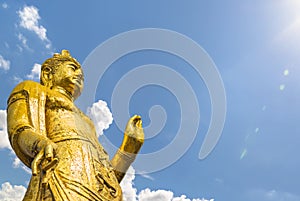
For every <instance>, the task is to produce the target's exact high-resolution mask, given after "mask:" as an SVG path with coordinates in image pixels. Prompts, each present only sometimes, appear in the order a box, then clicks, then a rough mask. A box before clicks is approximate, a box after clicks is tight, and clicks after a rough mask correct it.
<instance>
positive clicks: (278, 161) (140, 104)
mask: <svg viewBox="0 0 300 201" xmlns="http://www.w3.org/2000/svg"><path fill="white" fill-rule="evenodd" d="M26 7H30V8H34V10H35V11H37V15H38V16H39V19H37V15H35V19H36V24H33V25H32V24H27V25H26V24H23V25H22V15H20V12H22V11H24V8H26ZM31 14H32V13H31ZM23 17H24V16H23ZM27 20H28V18H27ZM25 21H26V20H25ZM0 24H1V33H0V80H1V84H0V92H1V95H0V110H5V108H6V100H7V98H8V96H9V94H10V92H11V90H12V89H13V87H14V86H15V85H16V84H17V83H18V82H19V81H20V80H25V79H28V76H29V78H35V77H34V76H31V77H30V75H33V74H32V72H36V71H32V69H33V67H34V66H37V67H38V66H39V64H41V63H42V62H43V61H44V60H45V59H47V58H48V57H50V56H51V55H52V53H53V52H58V51H61V50H62V49H68V50H69V51H70V52H71V54H72V55H73V56H74V57H76V58H77V60H78V61H79V62H80V63H84V62H87V61H88V60H89V57H88V55H90V54H91V53H92V51H93V50H94V49H95V48H96V47H98V46H99V45H101V44H102V43H104V42H105V41H108V40H109V39H111V38H112V37H114V36H117V35H118V34H122V33H125V32H128V31H132V30H137V29H140V30H143V29H147V28H154V29H158V30H168V31H170V32H172V33H178V34H182V35H184V36H185V37H186V38H189V39H191V40H193V41H194V42H195V43H196V44H198V45H199V46H201V47H202V48H203V50H204V51H206V52H207V54H208V55H209V56H210V58H211V60H212V61H213V62H214V64H215V66H216V69H217V70H218V72H219V75H220V77H221V79H222V81H223V84H224V89H225V93H226V108H227V113H226V119H225V124H224V128H223V130H222V136H221V138H220V140H219V141H218V143H217V145H216V147H215V148H214V150H213V151H212V152H211V153H210V154H209V155H208V157H206V158H205V159H204V160H200V159H199V158H198V154H199V150H200V147H201V145H202V143H203V141H204V137H205V134H206V133H207V131H208V129H209V124H210V122H211V114H212V107H213V106H212V104H211V97H210V92H209V88H210V86H207V85H206V84H207V83H206V82H205V81H204V80H203V79H202V78H201V77H200V76H199V74H198V73H197V72H196V71H195V70H194V69H193V66H192V65H191V64H190V63H188V62H186V61H185V60H184V59H182V58H180V57H179V56H177V55H174V54H171V53H169V52H164V51H158V50H150V49H145V50H141V51H136V52H131V53H130V54H127V55H124V56H122V57H120V58H118V59H117V60H115V61H113V63H112V64H111V65H110V66H109V68H108V69H107V71H105V73H104V75H103V76H102V77H101V78H98V79H97V81H98V82H92V84H94V85H95V87H94V88H95V90H94V91H87V93H86V94H87V95H86V96H85V97H82V98H81V99H79V100H78V105H79V106H80V107H82V108H81V109H82V110H84V111H85V110H86V108H85V107H83V105H85V103H84V101H85V100H86V99H87V96H90V97H92V98H93V99H94V101H95V102H96V101H97V100H99V99H101V100H104V101H106V102H107V105H108V107H109V108H110V109H111V111H112V115H113V117H114V120H116V119H117V118H118V115H120V114H119V113H118V111H114V109H113V108H112V102H113V91H114V90H115V86H116V85H117V84H118V82H119V81H120V80H121V78H122V76H124V75H125V74H126V73H127V72H129V71H131V72H132V70H136V69H138V67H141V66H143V65H148V64H155V65H164V66H167V67H168V68H167V69H172V70H173V71H175V72H177V73H178V74H180V75H181V76H183V77H184V79H185V80H186V81H187V82H188V83H189V84H190V86H191V88H192V89H193V92H194V94H195V96H196V98H197V105H198V107H199V110H200V123H199V125H197V126H198V130H197V132H196V133H195V136H196V137H195V139H193V141H192V144H191V146H189V147H187V151H186V152H184V153H182V154H183V156H182V157H181V158H180V159H178V160H176V162H174V163H172V164H170V165H169V166H167V167H166V168H162V169H160V170H159V171H154V172H151V173H147V174H142V175H139V174H137V175H136V177H135V179H134V180H133V183H134V187H135V188H136V189H137V192H138V193H139V192H141V191H142V190H143V189H146V188H149V189H151V191H153V192H154V191H155V192H157V193H158V194H159V193H161V192H159V191H158V190H166V191H167V190H168V191H170V192H172V193H173V195H174V197H180V196H181V195H185V196H186V197H187V198H189V199H192V198H202V197H204V198H206V199H214V200H215V201H226V200H233V201H240V200H243V201H253V200H260V201H273V200H276V201H278V200H280V201H281V200H285V201H296V200H297V201H298V200H300V192H299V185H300V174H299V168H300V161H299V157H298V154H297V153H299V151H300V146H299V145H300V137H299V131H300V129H299V123H298V121H299V119H300V105H299V104H300V101H299V100H300V98H299V90H300V87H299V86H300V85H299V77H300V70H299V66H300V55H299V52H300V2H299V1H297V0H273V1H271V0H265V1H258V0H255V1H248V0H247V1H237V0H229V1H226V2H225V1H196V0H195V1H188V2H183V1H177V0H175V1H135V0H134V1H110V2H106V1H90V2H82V3H80V2H78V3H75V2H74V1H63V2H58V1H51V2H50V1H49V2H45V1H39V2H37V1H27V2H24V1H18V2H12V1H2V0H1V1H0ZM149 40H150V41H151V40H152V39H151V38H150V39H149ZM137 41H138V40H137ZM170 41H171V42H170ZM170 41H168V39H166V40H165V42H163V43H165V44H168V45H171V43H172V45H175V46H176V47H178V46H180V45H181V44H176V41H172V40H171V39H170ZM132 43H135V41H132ZM118 45H119V46H118ZM114 48H115V51H118V48H122V47H121V45H120V43H118V44H115V47H114ZM182 49H184V47H183V46H182ZM113 50H114V49H113ZM191 54H193V52H191ZM109 55H110V53H109V52H105V56H103V55H102V57H104V59H105V57H106V56H109ZM102 57H101V55H100V58H102ZM99 63H100V61H99ZM85 68H86V69H85ZM100 68H102V67H101V66H99V67H98V66H97V67H95V68H92V70H91V69H88V66H85V65H83V69H84V71H85V72H95V73H97V72H98V71H99V69H100ZM150 68H153V69H157V68H155V67H153V66H152V67H151V66H150ZM203 68H205V66H204V67H203ZM133 72H135V71H133ZM153 72H155V73H157V76H162V78H163V79H165V80H167V79H169V77H168V75H167V74H164V73H159V72H158V71H157V70H153ZM168 72H171V70H168ZM155 75H156V74H155ZM140 76H141V80H145V79H146V78H147V77H150V75H140ZM164 76H165V77H164ZM172 78H173V77H172ZM171 85H172V87H174V89H176V90H178V91H177V92H180V91H181V90H185V89H184V88H183V86H182V85H181V83H177V84H176V83H173V82H172V81H171ZM131 86H133V85H130V84H129V85H128V86H127V85H126V87H131ZM122 96H123V95H122ZM178 96H179V95H178V94H172V91H171V89H170V88H168V87H161V86H158V85H157V83H154V84H149V85H147V86H143V87H142V88H140V89H138V90H137V91H135V93H134V94H133V95H132V96H131V99H130V102H129V103H128V105H126V104H127V103H124V102H122V99H120V100H119V99H118V101H117V103H119V105H120V107H122V106H123V107H126V108H128V110H129V113H130V114H131V115H132V114H135V113H138V114H141V115H142V117H143V121H144V126H147V125H150V124H151V121H150V119H151V118H150V117H149V116H148V113H149V111H150V110H151V108H152V106H154V105H161V107H162V108H164V111H165V114H166V115H167V117H166V122H165V125H164V127H163V128H162V130H161V131H160V132H158V133H157V134H156V135H155V136H153V137H151V138H150V135H152V133H150V132H149V133H145V134H146V137H149V138H148V139H147V140H146V141H145V144H144V146H143V148H142V150H141V153H142V154H145V155H147V154H150V153H154V152H160V151H162V150H163V148H164V147H166V146H167V145H169V144H171V143H172V142H173V141H172V140H173V139H176V135H177V131H178V130H179V128H180V124H181V123H182V122H181V120H182V119H183V117H182V116H181V115H182V114H184V113H183V111H181V108H180V107H181V106H182V105H183V104H182V103H181V102H180V101H178V99H176V98H178ZM185 101H186V100H185ZM152 109H153V108H152ZM184 112H185V111H184ZM187 113H188V114H189V115H190V117H191V118H190V119H188V120H187V121H189V122H190V124H189V123H188V124H186V125H192V123H194V122H193V121H195V118H194V117H195V114H197V110H196V109H195V111H193V110H188V111H187ZM159 114H161V115H159V116H155V115H154V119H157V120H158V122H156V123H158V124H159V121H160V120H162V116H164V114H163V113H159ZM154 119H151V120H154ZM1 123H3V122H1ZM122 123H123V124H124V123H125V122H122ZM220 124H222V122H220ZM1 126H2V127H3V125H0V129H1ZM120 129H121V130H122V128H118V127H117V125H116V122H115V121H114V122H113V123H112V124H111V126H110V128H109V129H107V130H105V131H104V134H105V136H106V138H105V139H106V140H108V141H110V142H112V144H114V145H115V146H118V145H119V144H120V143H121V140H122V134H121V133H122V131H121V130H120ZM189 129H190V128H188V130H187V131H189ZM0 134H2V136H1V138H2V137H3V132H2V133H0ZM153 135H154V134H153ZM186 135H193V134H190V133H187V134H186ZM101 138H103V136H102V137H100V141H101V140H103V139H101ZM105 139H104V140H105ZM1 140H2V139H1ZM182 143H184V142H182ZM0 145H1V143H0ZM175 152H176V149H175V150H174V155H175ZM170 157H172V155H171V156H170ZM14 158H15V156H14V155H13V154H12V153H10V150H9V149H8V148H6V147H4V146H2V148H1V146H0V159H1V165H0V184H3V183H4V182H10V184H12V185H23V186H26V184H27V183H26V182H28V180H29V178H30V174H28V173H26V172H25V171H24V170H23V169H22V168H21V167H19V168H13V162H14ZM159 160H167V159H161V158H159V159H157V158H156V159H155V158H154V159H152V160H151V161H149V163H159V164H160V163H162V162H161V161H159ZM146 165H147V164H145V166H146ZM134 168H135V170H136V171H140V172H143V166H142V165H139V166H137V167H135V166H134ZM144 168H145V169H147V168H146V167H144ZM144 192H145V191H144ZM164 193H165V192H164ZM164 193H161V194H164ZM145 194H147V192H146V193H145ZM165 195H166V194H165ZM153 199H154V198H153ZM141 200H142V199H141ZM149 200H150V199H149ZM182 200H183V199H182Z"/></svg>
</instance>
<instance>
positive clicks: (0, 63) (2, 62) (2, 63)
mask: <svg viewBox="0 0 300 201" xmlns="http://www.w3.org/2000/svg"><path fill="white" fill-rule="evenodd" d="M0 68H2V69H3V70H9V68H10V61H9V60H6V59H4V58H3V56H2V55H0Z"/></svg>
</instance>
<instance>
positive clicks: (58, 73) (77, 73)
mask: <svg viewBox="0 0 300 201" xmlns="http://www.w3.org/2000/svg"><path fill="white" fill-rule="evenodd" d="M83 80H84V78H83V72H82V69H81V66H80V63H78V61H76V59H75V58H73V57H72V56H71V55H70V53H69V51H67V50H62V51H61V54H59V53H55V54H54V55H53V57H52V58H49V59H47V60H46V61H45V62H44V63H43V64H42V69H41V77H40V82H41V84H42V85H44V86H46V87H49V88H53V87H55V86H56V87H62V88H64V89H65V90H66V92H67V93H68V94H69V95H71V96H72V97H73V99H74V100H75V99H76V98H78V97H79V96H80V94H81V92H82V89H83Z"/></svg>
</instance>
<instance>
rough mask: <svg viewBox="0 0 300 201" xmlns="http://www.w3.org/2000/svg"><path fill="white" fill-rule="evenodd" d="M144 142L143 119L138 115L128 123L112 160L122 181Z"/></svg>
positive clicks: (118, 177) (119, 179) (117, 175)
mask: <svg viewBox="0 0 300 201" xmlns="http://www.w3.org/2000/svg"><path fill="white" fill-rule="evenodd" d="M143 143H144V131H143V128H142V119H141V117H140V116H138V115H134V116H133V117H131V118H130V119H129V121H128V123H127V126H126V129H125V133H124V138H123V142H122V144H121V146H120V148H119V149H118V151H117V153H116V154H115V156H114V157H113V159H112V160H111V164H112V166H113V167H114V169H115V174H116V177H117V179H118V181H119V182H121V181H122V179H123V177H124V176H125V173H126V171H127V170H128V168H129V166H130V165H131V163H132V162H133V161H134V160H135V157H136V155H137V153H138V152H139V150H140V148H141V147H142V145H143Z"/></svg>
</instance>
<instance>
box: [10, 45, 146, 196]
mask: <svg viewBox="0 0 300 201" xmlns="http://www.w3.org/2000/svg"><path fill="white" fill-rule="evenodd" d="M82 89H83V72H82V69H81V66H80V64H79V63H78V62H77V61H76V60H75V59H74V58H72V57H71V55H70V54H69V52H68V51H67V50H63V51H62V53H61V54H57V53H56V54H54V55H53V57H52V58H49V59H47V60H46V61H45V62H44V64H43V65H42V71H41V80H40V83H37V82H33V81H24V82H22V83H20V84H18V85H17V86H16V87H15V88H14V90H13V91H12V93H11V95H10V97H9V99H8V106H7V125H8V134H9V140H10V143H11V145H12V147H13V149H14V151H15V152H16V154H17V156H18V157H19V158H20V159H21V161H22V162H23V163H24V164H25V165H26V166H28V167H30V168H31V170H32V177H31V180H30V183H29V185H28V189H27V192H26V194H25V197H24V199H23V200H24V201H35V200H37V201H41V200H45V201H52V200H55V201H76V200H78V201H79V200H80V201H88V200H89V201H90V200H93V201H95V200H105V201H115V200H122V190H121V188H120V185H119V183H120V182H121V180H122V178H123V177H124V175H125V172H126V171H127V169H128V168H129V166H130V164H131V163H132V162H133V161H134V159H135V156H136V154H137V153H138V151H139V150H140V148H141V146H142V144H143V142H144V133H143V128H142V120H141V117H140V116H137V115H135V116H133V117H132V118H130V119H129V121H128V124H127V126H126V130H125V134H124V139H123V142H122V144H121V146H120V148H119V150H118V151H117V153H116V154H115V156H114V157H113V159H112V160H111V161H110V160H109V157H108V155H107V153H106V152H105V150H104V149H103V147H102V145H101V144H100V143H99V142H98V139H97V136H96V131H95V127H94V125H93V123H92V121H91V120H90V119H89V118H88V117H87V116H86V115H85V114H83V113H82V112H81V111H80V110H79V109H78V108H77V107H76V106H75V104H74V100H75V99H76V98H77V97H78V96H80V94H81V91H82Z"/></svg>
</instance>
